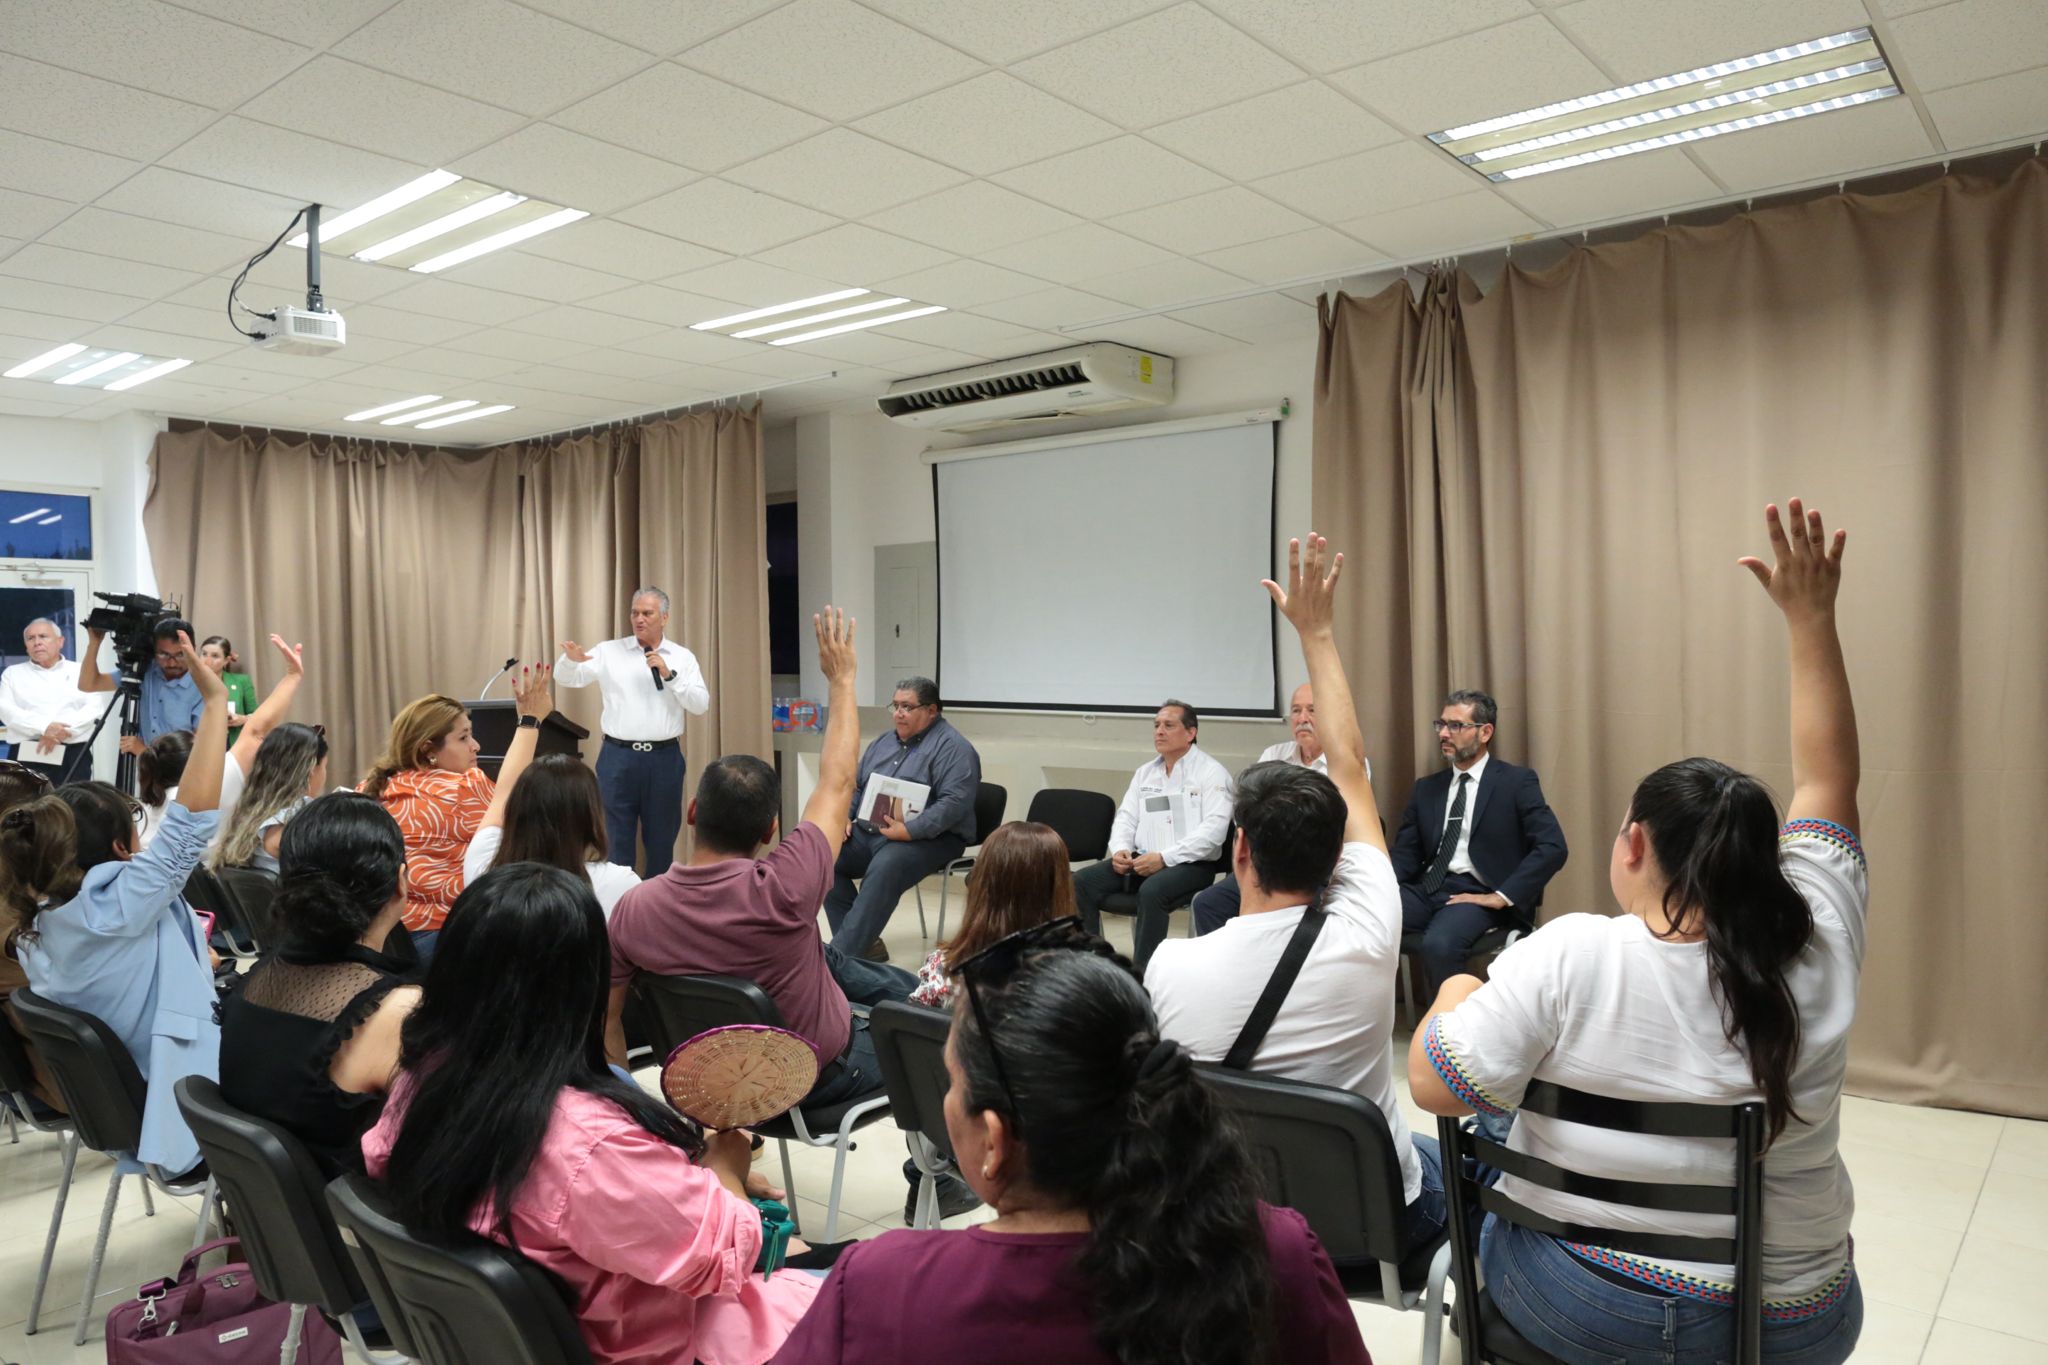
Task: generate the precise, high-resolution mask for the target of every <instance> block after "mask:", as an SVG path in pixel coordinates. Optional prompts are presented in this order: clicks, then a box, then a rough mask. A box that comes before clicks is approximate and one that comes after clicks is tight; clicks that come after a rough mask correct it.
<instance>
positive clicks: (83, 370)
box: [56, 351, 142, 384]
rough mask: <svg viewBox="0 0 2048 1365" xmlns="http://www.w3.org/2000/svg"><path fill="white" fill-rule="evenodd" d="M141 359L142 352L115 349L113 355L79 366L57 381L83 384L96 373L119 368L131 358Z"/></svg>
mask: <svg viewBox="0 0 2048 1365" xmlns="http://www.w3.org/2000/svg"><path fill="white" fill-rule="evenodd" d="M140 359H142V353H141V352H139V351H115V352H114V353H113V354H112V355H108V356H102V357H101V358H100V359H98V360H95V361H93V363H92V364H90V365H81V366H79V367H78V368H77V369H75V370H73V371H72V372H71V373H70V374H67V375H64V376H62V377H61V378H59V379H58V380H57V381H56V382H57V383H59V384H83V383H84V382H85V381H86V380H88V379H90V378H92V377H93V376H94V375H96V374H105V373H106V372H107V371H108V370H117V369H119V368H121V366H123V365H126V364H127V363H128V362H129V361H131V360H140Z"/></svg>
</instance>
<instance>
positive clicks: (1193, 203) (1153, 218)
mask: <svg viewBox="0 0 2048 1365" xmlns="http://www.w3.org/2000/svg"><path fill="white" fill-rule="evenodd" d="M1109 225H1110V226H1111V227H1114V228H1116V229H1118V230H1119V231H1122V232H1128V233H1130V234H1131V235H1132V236H1134V237H1142V238H1144V239H1145V240H1146V241H1148V242H1151V243H1153V244H1154V245H1157V246H1163V247H1165V248H1166V249H1167V250H1169V251H1178V252H1180V253H1182V254H1183V255H1194V254H1195V253H1197V252H1203V251H1220V250H1221V249H1223V248H1224V247H1227V246H1242V245H1243V244H1244V243H1246V242H1259V241H1264V240H1266V239H1267V238H1269V237H1278V236H1281V235H1283V234H1285V233H1289V232H1299V231H1301V230H1302V229H1303V228H1309V227H1314V226H1315V224H1314V223H1312V222H1310V221H1309V220H1308V219H1306V218H1304V217H1302V216H1301V215H1300V214H1298V213H1296V212H1295V211H1294V210H1293V209H1290V208H1285V207H1283V206H1281V205H1279V204H1276V203H1274V202H1273V201H1272V200H1270V199H1268V198H1266V197H1265V196H1264V195H1261V194H1257V193H1255V192H1253V191H1251V190H1248V189H1246V188H1245V187H1244V186H1242V185H1232V186H1230V187H1229V188H1227V189H1221V190H1212V191H1211V192H1209V193H1208V194H1198V195H1195V196H1194V197H1193V198H1191V199H1182V200H1179V201H1178V202H1176V203H1172V204H1162V205H1160V206H1159V207H1157V208H1150V209H1140V210H1139V211H1138V212H1136V213H1126V214H1123V215H1122V216H1120V217H1116V218H1112V219H1110V220H1109Z"/></svg>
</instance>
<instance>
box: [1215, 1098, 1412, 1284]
mask: <svg viewBox="0 0 2048 1365" xmlns="http://www.w3.org/2000/svg"><path fill="white" fill-rule="evenodd" d="M1196 1069H1197V1070H1198V1071H1200V1072H1201V1074H1202V1077H1203V1079H1204V1080H1206V1081H1208V1083H1209V1085H1210V1087H1211V1088H1212V1089H1213V1090H1214V1091H1215V1092H1216V1097H1217V1099H1219V1100H1221V1101H1222V1103H1223V1107H1224V1108H1225V1109H1226V1110H1228V1111H1229V1112H1230V1113H1231V1114H1232V1115H1233V1116H1235V1118H1236V1119H1237V1126H1238V1128H1239V1129H1240V1130H1241V1131H1242V1132H1243V1133H1244V1138H1245V1147H1246V1149H1247V1150H1248V1151H1249V1152H1250V1153H1251V1158H1252V1165H1253V1166H1254V1167H1255V1168H1256V1169H1257V1170H1258V1173H1259V1182H1260V1184H1261V1186H1262V1187H1263V1192H1264V1195H1265V1199H1266V1202H1267V1203H1269V1204H1276V1205H1283V1206H1285V1207H1287V1208H1291V1209H1293V1210H1295V1211H1296V1212H1297V1213H1299V1214H1300V1215H1301V1216H1302V1217H1303V1218H1306V1219H1307V1220H1308V1225H1309V1227H1310V1228H1311V1229H1313V1230H1314V1232H1315V1234H1316V1238H1317V1240H1318V1241H1320V1242H1321V1243H1322V1244H1323V1248H1324V1249H1325V1250H1326V1251H1328V1252H1329V1253H1330V1259H1331V1260H1332V1261H1334V1262H1335V1263H1337V1264H1338V1265H1362V1264H1366V1263H1368V1262H1372V1261H1378V1262H1382V1263H1390V1264H1399V1262H1400V1260H1401V1254H1402V1245H1401V1230H1402V1227H1403V1224H1404V1220H1405V1218H1406V1214H1407V1204H1406V1202H1405V1200H1404V1198H1403V1193H1404V1192H1403V1189H1402V1185H1401V1163H1400V1159H1399V1157H1398V1156H1397V1155H1396V1153H1395V1151H1394V1133H1393V1130H1392V1129H1391V1128H1389V1127H1388V1126H1387V1116H1386V1115H1385V1114H1383V1113H1381V1112H1380V1108H1379V1106H1378V1105H1376V1104H1374V1103H1373V1102H1372V1101H1371V1100H1368V1099H1366V1098H1364V1097H1363V1096H1361V1095H1358V1094H1356V1093H1354V1092H1352V1091H1349V1090H1340V1089H1338V1088H1337V1087H1335V1086H1328V1085H1315V1084H1313V1083H1311V1082H1308V1081H1296V1080H1289V1079H1287V1078H1286V1077H1284V1076H1272V1075H1266V1074H1263V1073H1260V1072H1256V1071H1232V1070H1229V1069H1228V1068H1225V1067H1222V1066H1217V1065H1203V1066H1200V1067H1198V1068H1196Z"/></svg>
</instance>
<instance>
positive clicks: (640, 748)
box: [628, 739, 654, 754]
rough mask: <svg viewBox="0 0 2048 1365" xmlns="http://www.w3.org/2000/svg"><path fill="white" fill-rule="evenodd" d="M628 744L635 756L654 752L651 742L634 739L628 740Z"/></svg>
mask: <svg viewBox="0 0 2048 1365" xmlns="http://www.w3.org/2000/svg"><path fill="white" fill-rule="evenodd" d="M628 742H629V743H630V744H632V746H633V752H634V753H636V754H651V753H653V752H654V743H653V741H652V740H645V739H635V740H630V741H628Z"/></svg>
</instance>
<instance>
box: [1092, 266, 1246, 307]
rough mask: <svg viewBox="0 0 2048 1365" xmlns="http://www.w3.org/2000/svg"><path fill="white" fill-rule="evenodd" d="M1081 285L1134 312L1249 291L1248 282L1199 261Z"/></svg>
mask: <svg viewBox="0 0 2048 1365" xmlns="http://www.w3.org/2000/svg"><path fill="white" fill-rule="evenodd" d="M1081 283H1082V286H1083V287H1084V288H1086V289H1087V290H1088V291H1089V292H1090V293H1095V294H1101V295H1103V296H1105V297H1107V298H1112V299H1115V300H1116V301H1117V302H1119V303H1127V304H1130V305H1131V306H1132V307H1135V308H1159V307H1163V306H1165V305H1167V304H1173V303H1186V302H1188V301H1189V300H1190V299H1201V298H1211V297H1214V296H1215V295H1218V294H1230V293H1234V292H1236V291H1237V290H1240V289H1245V288H1248V287H1249V282H1248V281H1247V280H1245V279H1243V278H1242V277H1240V276H1237V275H1232V274H1229V273H1228V272H1226V271H1222V270H1218V269H1217V268H1216V267H1215V266H1213V265H1204V264H1202V263H1201V262H1200V261H1187V260H1173V261H1164V262H1161V263H1160V264H1158V265H1153V266H1147V267H1145V268H1144V269H1143V270H1129V271H1125V272H1124V273H1122V274H1120V275H1107V276H1104V277H1102V278H1100V279H1092V280H1083V281H1081Z"/></svg>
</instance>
